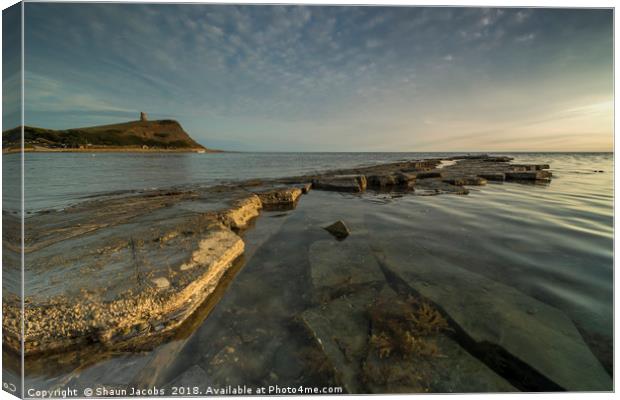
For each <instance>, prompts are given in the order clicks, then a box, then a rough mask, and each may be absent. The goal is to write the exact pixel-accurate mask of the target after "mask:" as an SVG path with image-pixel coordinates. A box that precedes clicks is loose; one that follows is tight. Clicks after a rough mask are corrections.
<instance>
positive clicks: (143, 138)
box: [2, 120, 209, 151]
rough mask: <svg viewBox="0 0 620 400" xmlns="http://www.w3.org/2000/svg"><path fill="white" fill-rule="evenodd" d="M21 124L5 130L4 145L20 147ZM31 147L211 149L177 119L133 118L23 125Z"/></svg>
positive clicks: (5, 146)
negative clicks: (71, 125)
mask: <svg viewBox="0 0 620 400" xmlns="http://www.w3.org/2000/svg"><path fill="white" fill-rule="evenodd" d="M20 136H21V135H20V128H19V127H17V128H14V129H11V130H8V131H5V132H3V133H2V147H3V149H8V148H11V147H19V141H20ZM24 139H25V147H26V148H30V149H80V148H85V149H88V148H92V149H97V148H100V149H114V148H126V149H131V148H139V149H152V150H184V149H186V150H189V151H191V150H195V151H209V150H208V149H206V148H205V147H203V146H202V145H200V144H198V143H196V142H195V141H194V140H193V139H192V138H191V137H190V136H189V135H188V134H187V132H185V131H184V130H183V128H182V127H181V124H179V123H178V122H177V121H174V120H159V121H131V122H125V123H120V124H113V125H101V126H94V127H86V128H75V129H66V130H52V129H43V128H34V127H30V126H26V127H24Z"/></svg>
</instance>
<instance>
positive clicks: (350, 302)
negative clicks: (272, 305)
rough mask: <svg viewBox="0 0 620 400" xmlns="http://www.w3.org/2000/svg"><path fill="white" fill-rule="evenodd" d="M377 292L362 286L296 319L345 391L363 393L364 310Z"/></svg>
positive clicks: (365, 339) (365, 321)
mask: <svg viewBox="0 0 620 400" xmlns="http://www.w3.org/2000/svg"><path fill="white" fill-rule="evenodd" d="M376 294H377V292H376V290H374V289H371V288H365V289H362V290H358V291H356V292H355V293H352V294H351V295H349V296H343V297H340V298H337V299H335V300H333V301H332V302H330V303H329V304H326V305H323V306H321V307H317V308H312V309H308V310H306V311H304V312H303V313H302V314H301V316H300V318H301V321H302V322H303V324H304V326H305V327H306V329H307V330H308V332H309V333H310V335H311V336H312V337H313V338H314V340H315V341H316V344H317V345H318V346H319V348H320V349H321V351H322V352H323V353H324V354H325V357H326V358H327V360H328V361H329V364H330V365H331V366H332V367H333V368H334V370H335V376H336V380H337V382H338V384H339V385H340V386H342V387H343V388H344V389H345V390H346V391H347V393H364V387H363V385H362V382H361V379H360V376H361V363H362V360H363V359H364V358H365V356H366V354H367V352H368V329H369V323H368V318H367V316H366V310H367V308H368V307H369V305H370V304H371V303H372V302H373V301H374V298H375V296H376Z"/></svg>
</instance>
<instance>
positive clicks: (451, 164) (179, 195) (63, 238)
mask: <svg viewBox="0 0 620 400" xmlns="http://www.w3.org/2000/svg"><path fill="white" fill-rule="evenodd" d="M509 161H510V158H508V157H490V156H486V155H484V156H461V157H459V156H455V157H451V158H450V159H440V158H437V159H425V160H412V161H402V162H396V163H388V164H379V165H374V166H367V167H360V168H350V169H345V170H333V171H326V172H323V173H321V174H318V175H305V176H298V177H290V178H280V179H272V180H252V181H245V182H240V183H238V184H234V185H227V186H216V187H212V188H208V189H204V190H199V189H196V190H191V189H188V190H184V191H173V192H171V191H161V190H160V191H155V192H152V193H151V192H144V193H142V194H137V195H135V194H134V195H129V196H126V197H121V198H118V199H114V198H113V199H110V200H94V201H92V202H84V203H79V204H77V205H75V206H72V207H69V208H68V209H66V210H63V211H53V212H49V213H39V214H37V215H34V216H32V217H29V218H28V219H27V220H26V224H27V225H29V226H27V227H26V228H27V229H26V234H27V236H28V237H27V238H26V243H27V246H26V249H25V251H26V252H27V253H29V254H30V257H31V258H32V259H33V262H35V263H36V257H35V255H36V254H37V253H38V252H39V251H40V250H42V249H46V248H49V247H51V246H57V245H58V244H63V246H64V245H66V246H67V248H71V247H73V244H72V243H73V242H74V241H75V240H80V239H81V237H82V236H83V235H87V234H91V233H94V232H100V231H106V230H112V231H113V232H114V230H115V229H121V228H122V225H123V224H124V223H127V222H129V221H130V220H131V221H133V220H134V219H142V222H140V226H141V227H142V228H144V229H148V228H149V227H150V226H152V225H154V224H155V225H157V226H158V227H159V228H158V229H160V230H163V231H165V230H170V232H168V233H161V234H160V235H159V236H157V237H155V238H153V239H152V240H155V241H156V242H157V243H158V246H160V245H162V246H163V244H164V243H165V244H166V245H168V244H170V243H172V242H174V240H172V239H175V238H177V237H178V236H179V233H178V232H179V229H181V230H182V229H188V228H187V227H189V226H191V224H196V223H198V225H199V226H200V227H202V228H200V229H195V228H192V229H191V231H192V232H191V235H186V236H188V237H190V239H191V240H190V239H188V240H190V242H191V244H190V245H189V246H188V248H191V249H193V250H192V251H188V253H187V254H188V260H193V259H195V258H200V257H202V256H201V251H203V250H201V249H203V248H204V247H205V246H207V244H206V243H209V242H210V240H209V239H208V237H209V235H210V234H212V233H213V232H216V233H217V232H220V231H221V232H230V234H231V235H232V236H231V237H230V241H231V243H233V244H234V246H233V245H232V244H231V246H232V247H235V248H236V250H235V251H234V252H233V253H234V256H230V255H227V254H228V253H227V252H228V251H229V247H231V246H224V247H222V246H220V245H217V246H216V247H215V250H213V249H211V253H205V254H203V255H205V256H209V257H213V259H212V260H211V261H210V263H207V264H204V263H203V264H202V266H203V267H205V268H204V270H203V269H200V268H196V270H199V269H200V270H202V271H203V273H209V274H210V273H212V270H214V269H223V268H224V267H222V265H224V264H226V265H228V264H230V263H231V262H232V261H234V259H236V258H238V257H239V256H240V255H241V254H243V243H242V242H241V244H239V243H238V241H237V240H236V238H238V236H237V234H236V233H235V232H239V231H240V230H243V229H245V227H246V226H247V225H248V224H249V222H250V221H251V220H252V219H253V218H255V217H258V216H259V214H260V211H261V210H262V209H292V208H295V206H296V204H297V202H298V201H299V199H300V198H301V196H302V195H303V194H305V193H308V191H309V190H310V189H315V190H327V191H336V192H343V193H351V194H356V193H357V194H359V193H363V192H365V191H366V190H367V189H368V190H377V191H388V192H389V191H397V192H401V193H403V194H406V193H410V194H414V195H422V196H428V195H441V194H458V195H466V194H467V193H468V189H467V188H466V186H471V185H474V186H481V185H485V184H486V183H487V180H495V181H498V180H499V181H504V180H514V181H527V182H548V181H549V179H550V177H551V173H550V172H548V171H546V169H547V168H549V166H548V165H512V164H510V163H509ZM442 162H447V165H445V166H442V165H441V164H442ZM186 202H189V203H191V204H193V205H192V208H193V209H195V210H193V211H192V212H190V213H189V214H188V213H185V212H182V213H178V212H175V213H173V215H172V216H171V215H169V210H170V208H174V207H178V206H182V205H183V204H185V203H186ZM196 203H198V204H196ZM101 210H102V211H101ZM164 211H165V213H164V214H165V216H163V215H162V216H161V217H160V216H158V215H157V213H161V212H164ZM177 216H178V218H177ZM6 218H9V216H5V219H6ZM158 218H161V220H160V219H158ZM175 218H176V219H175ZM7 222H10V221H7ZM162 225H163V226H162ZM167 225H169V226H167ZM5 226H6V227H10V226H13V224H10V223H8V224H6V225H5ZM180 226H183V227H185V228H180ZM113 235H114V237H115V238H116V239H117V241H118V239H120V238H122V237H126V238H127V239H123V240H122V241H123V242H124V244H123V245H122V246H121V247H120V248H119V247H117V248H116V249H114V252H111V253H110V256H114V253H115V252H118V251H119V250H123V251H125V252H128V253H135V251H136V250H135V248H134V249H130V247H132V246H134V247H135V245H129V244H128V243H130V242H133V241H134V239H133V236H131V237H127V235H137V234H136V233H131V232H128V231H124V230H120V231H118V232H116V233H114V234H113ZM149 235H152V233H150V234H149ZM221 235H224V236H226V233H222V234H220V233H218V234H217V235H216V236H217V240H215V242H218V241H222V238H221V237H220V236H221ZM205 237H207V239H205ZM184 239H187V237H186V238H184ZM136 240H138V239H136ZM239 240H240V239H239ZM211 241H213V240H211ZM145 243H146V242H145ZM6 245H7V248H15V249H17V247H18V246H17V244H13V245H12V244H11V243H6ZM93 245H94V246H101V245H102V244H101V243H96V242H95V243H93ZM117 246H118V244H117ZM207 247H208V246H207ZM61 249H62V250H61V252H62V251H64V247H62V246H61ZM108 250H109V249H107V248H104V251H108ZM48 251H49V250H48ZM157 251H159V250H157ZM168 251H178V250H175V248H174V247H171V248H170V249H168ZM99 256H100V255H99ZM99 256H98V257H99ZM48 257H49V254H48V255H46V256H45V260H47V258H48ZM84 257H86V256H83V257H74V258H75V259H76V260H78V259H80V262H85V261H84ZM131 257H133V258H135V254H134V256H131ZM131 257H130V258H131ZM155 259H156V258H155ZM155 259H154V260H153V261H154V262H155ZM42 261H43V260H42ZM97 262H98V263H99V264H101V263H104V262H103V261H101V260H99V261H97ZM188 262H189V261H188ZM220 264H222V265H220ZM183 265H185V264H182V265H179V266H178V267H179V268H181V270H183V271H184V270H185V269H189V268H187V267H184V266H183ZM104 267H105V265H104ZM127 268H128V269H131V266H128V267H127ZM184 268H185V269H184ZM210 271H211V272H210ZM220 272H221V273H218V274H216V275H217V277H214V278H212V279H210V280H208V282H205V283H204V285H208V286H213V288H215V287H216V286H217V281H218V280H219V278H220V277H221V275H222V274H223V272H225V271H224V270H222V271H220ZM199 276H200V275H199ZM196 278H197V277H194V278H192V281H193V280H194V279H196ZM164 279H165V280H167V281H168V282H167V283H166V282H164V280H159V281H158V280H155V281H154V283H155V286H157V287H159V289H166V290H168V289H171V288H172V287H173V286H174V285H171V284H170V279H169V277H165V278H164ZM187 284H188V283H187V282H186V284H185V285H187ZM204 285H201V290H202V289H204ZM181 286H183V287H185V286H184V285H181ZM160 292H162V291H161V290H159V291H158V290H155V291H154V292H153V293H150V292H149V293H148V294H146V295H145V296H146V297H147V298H148V300H144V299H142V300H140V301H147V303H149V302H151V301H155V300H153V299H154V297H153V296H155V297H157V296H159V295H160V294H161V293H160ZM173 292H174V295H175V296H176V295H178V293H179V289H178V288H177V289H176V290H174V291H173ZM115 296H117V297H119V298H123V299H124V300H123V301H122V302H121V303H118V302H117V301H116V300H115V301H112V302H108V303H105V304H104V306H105V307H108V308H109V309H110V310H115V311H114V314H115V315H117V317H116V318H112V317H109V318H108V319H107V320H108V321H110V322H108V324H110V323H111V321H114V324H112V325H113V326H114V329H117V330H118V329H120V330H121V331H122V330H123V329H126V328H123V327H122V326H125V327H126V326H133V325H135V324H138V325H139V324H140V322H139V321H140V318H141V317H139V315H138V314H140V313H139V312H138V314H135V313H134V311H136V310H140V309H141V306H138V305H136V304H134V305H133V306H132V307H125V309H126V310H125V311H120V308H122V307H121V304H127V305H128V303H126V302H127V299H131V300H130V301H131V302H134V301H136V299H137V297H136V294H135V293H133V291H131V290H129V291H128V292H127V293H124V294H121V293H115ZM183 296H184V298H186V297H187V296H189V294H187V295H183ZM47 301H50V302H51V303H50V305H51V304H54V307H55V308H58V307H60V305H61V304H65V303H66V304H65V305H66V306H67V307H69V308H72V309H74V308H75V307H77V308H75V309H74V310H73V311H68V310H65V311H64V312H63V313H62V317H61V318H58V317H60V316H59V315H57V318H56V319H54V318H52V316H51V314H48V313H47V311H46V310H49V306H42V307H43V308H41V307H37V308H36V309H31V308H28V307H27V311H26V313H27V315H29V314H30V315H31V316H32V317H33V319H34V320H37V322H36V324H35V326H36V327H37V328H36V329H35V328H33V329H29V322H30V321H27V329H26V338H27V339H28V337H30V338H31V340H26V345H25V353H26V354H27V355H29V354H36V353H45V352H49V351H58V350H62V349H63V348H64V347H66V346H68V345H70V344H71V343H74V342H76V340H74V339H78V338H72V339H71V340H69V341H67V340H66V338H64V337H62V336H60V337H59V336H58V333H59V332H65V331H67V330H72V331H75V332H82V333H81V334H79V335H77V336H80V338H79V340H77V341H78V342H80V341H82V340H86V341H95V342H102V341H104V342H106V343H107V345H110V346H115V345H122V343H123V342H126V341H127V339H129V338H127V337H126V335H118V332H116V333H114V332H112V333H111V332H103V331H105V330H104V329H102V326H101V321H96V323H95V324H94V325H93V324H86V325H84V326H82V328H80V329H78V328H77V325H80V326H81V325H83V324H84V323H85V319H84V318H86V315H84V313H83V312H82V310H81V306H80V305H79V302H78V301H71V302H70V303H71V304H69V303H67V301H69V299H67V298H62V296H61V298H53V299H52V298H50V299H48V300H47ZM47 301H46V302H47ZM201 301H204V299H202V300H201ZM155 302H156V303H158V304H164V303H166V304H165V307H164V308H163V309H162V311H161V313H160V314H161V315H159V316H158V319H161V317H162V315H163V314H165V313H167V312H168V311H170V310H169V307H168V306H169V304H168V303H175V304H176V303H178V301H177V300H174V301H173V300H171V299H170V298H167V299H166V300H163V299H161V298H158V299H157V300H156V301H155ZM33 304H35V303H33ZM36 304H39V305H41V304H42V303H41V301H37V302H36ZM149 304H150V303H149ZM9 308H10V307H8V308H7V309H6V310H5V318H4V319H3V324H4V327H5V330H6V332H7V333H8V335H7V340H6V343H7V344H8V345H9V347H13V348H14V349H17V348H18V347H19V346H18V344H19V337H18V336H19V335H18V330H16V329H13V328H15V327H17V326H18V325H17V319H15V318H17V316H18V315H19V314H18V313H17V310H15V312H11V311H10V309H9ZM147 308H148V307H147ZM164 309H166V310H168V311H166V312H164V311H163V310H164ZM29 311H30V312H31V313H29ZM129 311H131V312H129ZM90 312H91V313H92V312H94V311H92V310H91V311H90ZM101 312H102V311H101V310H99V312H97V313H95V314H97V315H99V314H101ZM119 312H120V314H118V313H119ZM127 312H129V314H131V315H133V317H129V314H128V315H125V316H122V317H121V315H122V314H125V313H127ZM189 315H191V310H190V311H188V312H187V313H186V315H185V317H184V318H187V317H189ZM11 316H12V317H11ZM184 318H183V319H184ZM98 319H99V318H95V320H98ZM164 319H165V318H164ZM123 321H124V322H123ZM177 322H178V321H177ZM48 324H51V325H48ZM58 324H60V325H61V326H58ZM156 325H157V324H156ZM177 325H178V324H177V323H174V324H172V325H171V326H170V330H171V329H174V327H175V326H177ZM108 329H112V326H110V327H109V328H108ZM114 329H113V330H114ZM161 330H162V329H157V332H159V331H161ZM167 330H168V329H166V331H167ZM153 333H154V332H151V335H145V334H144V333H142V334H135V332H134V334H132V335H131V338H132V342H135V341H136V338H135V337H134V336H138V337H142V338H146V337H147V336H152V334H153ZM161 333H162V334H163V333H165V332H161ZM13 345H14V346H13ZM16 346H17V347H16Z"/></svg>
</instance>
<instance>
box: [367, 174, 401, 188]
mask: <svg viewBox="0 0 620 400" xmlns="http://www.w3.org/2000/svg"><path fill="white" fill-rule="evenodd" d="M367 179H368V186H369V187H378V188H386V187H390V186H395V185H396V184H397V183H398V181H397V178H396V177H395V176H394V175H391V174H386V175H368V176H367Z"/></svg>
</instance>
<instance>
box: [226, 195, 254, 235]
mask: <svg viewBox="0 0 620 400" xmlns="http://www.w3.org/2000/svg"><path fill="white" fill-rule="evenodd" d="M262 206H263V205H262V202H261V199H260V198H259V197H258V196H256V195H255V194H252V195H250V196H248V197H245V198H242V199H238V200H235V201H234V203H233V206H232V207H231V208H229V209H227V210H225V211H223V212H221V213H220V219H221V220H222V222H223V223H224V225H226V226H229V227H231V228H233V229H243V228H245V227H246V226H247V224H248V223H249V222H250V221H251V220H252V219H254V218H256V217H257V216H258V214H259V212H260V209H261V208H262Z"/></svg>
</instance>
